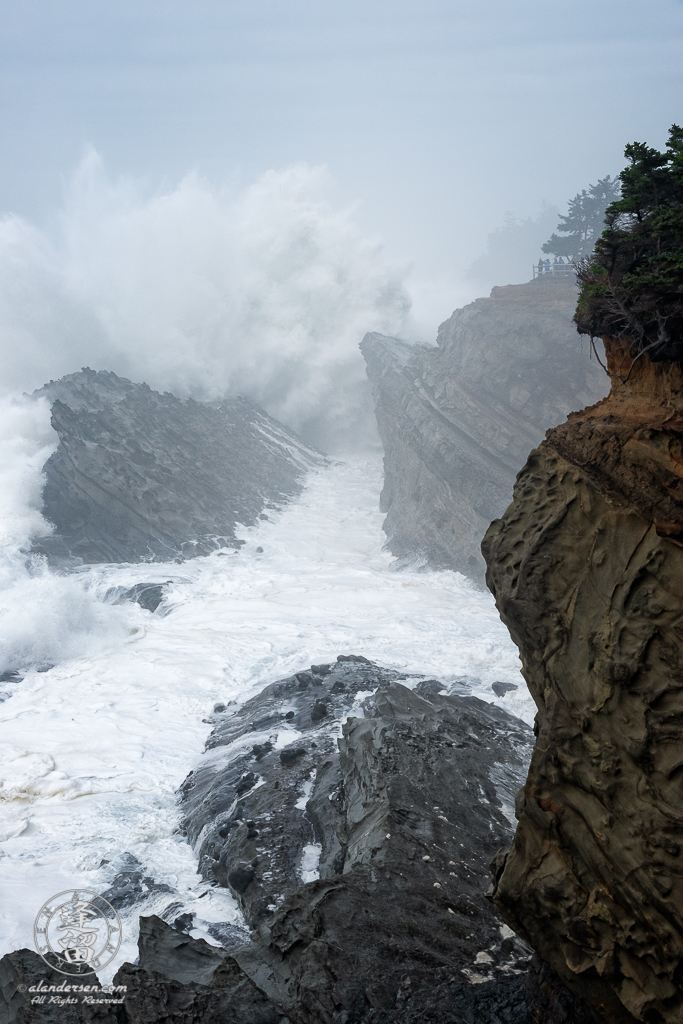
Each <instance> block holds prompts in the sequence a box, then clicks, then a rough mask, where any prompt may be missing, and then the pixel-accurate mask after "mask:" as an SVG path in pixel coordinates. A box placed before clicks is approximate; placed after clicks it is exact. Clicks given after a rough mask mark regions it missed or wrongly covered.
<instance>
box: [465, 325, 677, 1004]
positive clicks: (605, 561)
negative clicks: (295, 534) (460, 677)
mask: <svg viewBox="0 0 683 1024" xmlns="http://www.w3.org/2000/svg"><path fill="white" fill-rule="evenodd" d="M606 350H607V358H608V365H609V368H610V371H611V372H612V374H613V384H612V392H611V394H610V396H609V398H608V399H606V400H605V401H603V402H601V403H599V404H597V405H595V406H592V407H590V408H588V409H585V410H584V411H583V412H582V413H576V414H573V415H572V416H570V417H569V420H568V421H567V423H566V424H563V425H562V426H560V427H559V428H557V429H556V430H553V431H550V432H549V433H548V436H547V440H546V441H545V442H544V443H543V444H541V445H540V447H539V448H538V449H537V450H535V451H533V452H532V453H531V455H530V456H529V459H528V462H527V464H526V466H525V467H524V469H523V470H522V471H521V473H520V474H519V477H518V480H517V484H516V486H515V497H514V501H513V503H512V504H511V506H510V507H509V508H508V510H507V512H506V513H505V515H504V516H503V517H502V519H500V520H497V521H496V522H494V523H493V524H492V525H491V527H490V529H489V531H488V533H487V535H486V538H485V541H484V544H483V550H484V553H485V555H486V560H487V563H488V566H489V569H488V575H487V580H488V583H489V586H490V587H491V589H492V591H493V593H494V595H495V598H496V603H497V606H498V608H499V610H500V613H501V617H502V619H503V621H504V622H505V623H506V625H507V626H508V628H509V630H510V633H511V635H512V638H513V639H514V641H515V643H516V644H517V646H518V647H519V651H520V656H521V660H522V667H523V673H524V676H525V678H526V681H527V684H528V686H529V689H530V691H531V693H532V695H533V697H534V699H535V701H536V703H537V705H538V709H539V710H538V716H537V723H536V729H537V734H538V739H537V743H536V747H535V750H534V754H533V758H532V761H531V767H530V771H529V777H528V780H527V783H526V785H525V786H524V789H523V791H522V792H521V793H520V795H519V799H518V801H517V813H518V817H519V823H518V826H517V832H516V835H515V840H514V843H513V845H512V848H511V849H510V850H509V851H508V852H504V853H501V855H500V856H499V857H498V858H497V859H496V862H495V890H494V898H495V900H496V903H497V905H498V906H499V907H500V908H501V910H502V912H503V913H504V915H505V916H506V918H507V920H508V922H509V924H510V925H511V926H512V927H513V928H514V929H515V930H516V931H517V932H518V933H519V934H520V935H521V936H523V937H524V938H525V939H526V940H527V941H528V942H529V943H530V944H531V945H532V946H533V947H534V948H535V949H536V950H538V952H539V953H540V954H541V956H542V957H543V959H544V960H545V961H546V962H547V963H548V964H549V965H550V967H551V968H552V969H553V970H554V971H555V972H556V974H557V975H558V976H559V978H560V979H561V981H562V982H563V983H564V984H565V985H566V986H567V987H568V988H570V989H571V990H572V991H573V992H574V993H575V995H576V996H577V997H579V998H582V999H583V1000H585V1002H586V1006H587V1012H588V1013H589V1015H590V1013H593V1014H594V1015H595V1016H596V1017H597V1019H601V1020H607V1021H609V1022H614V1024H626V1022H631V1021H635V1020H638V1021H648V1022H650V1021H651V1022H654V1021H658V1022H660V1024H661V1022H667V1024H673V1022H676V1024H678V1022H680V1021H681V1020H683V985H682V983H681V967H680V965H681V962H682V958H683V866H682V864H681V848H682V847H683V826H682V825H681V822H683V790H682V789H681V764H682V763H683V761H682V757H681V723H682V722H683V682H682V680H681V668H682V666H683V546H682V545H681V537H682V536H683V492H682V490H681V478H682V477H683V469H682V467H683V458H682V455H681V453H682V452H683V426H682V424H683V370H682V368H681V367H680V366H679V365H677V364H667V363H657V364H652V363H649V362H648V360H647V356H646V355H645V356H643V357H641V359H640V360H639V361H638V363H636V364H635V365H634V366H633V369H632V373H631V376H630V378H629V379H628V381H625V380H624V378H625V376H626V370H624V367H626V369H628V366H629V365H630V361H631V355H632V354H631V353H629V351H628V347H627V346H626V345H624V343H623V342H621V341H620V340H619V339H606ZM551 987H552V986H551ZM553 1019H558V1018H556V1017H553Z"/></svg>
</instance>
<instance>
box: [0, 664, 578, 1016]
mask: <svg viewBox="0 0 683 1024" xmlns="http://www.w3.org/2000/svg"><path fill="white" fill-rule="evenodd" d="M406 683H408V684H410V685H412V686H414V689H413V690H411V689H410V688H409V686H407V685H405V684H406ZM415 683H416V680H415V679H414V678H413V679H412V680H411V679H409V678H407V677H406V676H405V675H404V674H402V673H397V672H395V671H391V670H388V669H383V668H381V667H380V666H377V665H374V664H373V663H371V662H369V661H368V660H367V659H365V658H362V657H360V656H353V655H342V656H340V657H339V659H338V660H337V661H336V662H333V663H331V664H328V665H313V666H311V668H310V669H307V670H306V671H303V672H298V673H296V674H295V675H293V676H290V677H288V678H287V679H282V680H279V681H278V682H276V683H273V684H272V685H270V686H268V687H266V688H265V690H264V691H263V692H262V693H261V694H259V695H258V696H257V697H255V698H254V699H253V700H251V701H249V702H247V703H246V704H245V705H243V706H242V707H235V708H233V707H231V706H227V707H225V706H221V705H219V706H217V707H216V709H215V711H214V715H213V718H214V729H213V732H212V734H211V737H210V739H209V741H208V743H207V751H206V753H205V755H204V757H203V758H202V759H201V761H200V762H199V764H198V765H197V767H196V768H195V769H194V771H193V772H192V773H191V774H190V775H189V776H188V778H187V780H186V782H185V784H184V785H183V787H182V790H181V809H182V815H183V821H184V825H185V828H186V829H187V832H188V838H189V839H190V840H192V841H195V842H196V846H197V849H198V852H199V856H200V869H201V871H202V873H203V874H204V875H205V877H206V878H207V879H211V880H213V881H214V882H215V883H217V884H223V885H226V884H227V885H228V886H230V888H231V889H232V891H233V893H234V894H235V895H236V897H237V898H238V900H239V901H240V904H241V906H242V908H243V910H244V913H245V917H246V919H247V922H248V923H249V924H251V925H252V926H253V927H254V930H253V932H252V934H251V938H250V940H249V941H248V942H246V943H245V942H244V941H243V942H242V944H241V945H239V944H237V945H235V943H231V944H230V946H229V948H223V949H221V948H218V947H211V946H209V945H208V944H207V943H206V942H204V941H203V940H200V939H195V938H192V937H191V936H190V935H188V934H187V932H188V931H189V930H190V929H191V928H192V922H191V921H188V920H186V919H185V918H189V917H190V916H191V915H183V917H182V918H179V919H178V920H177V921H176V922H175V926H172V925H171V924H170V923H169V922H168V921H163V920H161V919H160V918H158V917H148V918H143V919H142V922H141V933H140V941H139V950H140V961H139V964H138V965H135V966H133V965H130V964H124V965H123V967H122V968H121V969H120V970H119V971H118V973H117V975H116V977H115V978H114V983H115V984H117V985H126V986H127V992H126V995H125V999H124V1002H123V1004H122V1005H121V1006H119V1007H116V1008H112V1009H106V1008H105V1009H103V1010H102V1011H101V1013H100V1015H99V1016H98V1017H95V1016H93V1014H92V1012H91V1010H90V1009H88V1008H87V1007H83V1006H79V1007H75V1008H68V1015H67V1016H66V1017H64V1018H59V1017H56V1016H54V1008H53V1009H52V1011H50V1008H49V1007H46V1008H41V1007H38V1008H37V1009H36V1008H35V1007H33V1006H30V1005H28V1002H27V998H26V996H25V995H22V989H21V988H20V986H21V985H27V984H31V983H32V980H34V979H35V977H36V974H37V973H40V972H42V976H43V977H45V976H47V975H49V974H50V970H49V968H48V967H47V966H46V965H45V964H44V963H43V961H42V960H40V958H38V957H37V955H36V954H33V953H31V952H30V951H28V950H23V951H18V952H16V953H12V954H9V955H8V956H6V957H4V958H3V960H2V961H0V989H1V990H2V998H3V1000H4V1001H5V1005H6V1006H7V1007H9V1008H10V1009H9V1011H8V1012H9V1018H8V1024H14V1022H15V1021H16V1022H17V1024H38V1022H45V1024H47V1021H51V1020H57V1019H66V1020H68V1021H72V1020H73V1021H74V1024H75V1022H76V1021H89V1020H93V1019H97V1020H99V1021H101V1022H102V1024H104V1022H105V1021H106V1022H107V1024H113V1022H114V1020H116V1021H118V1024H150V1022H153V1021H158V1022H162V1021H163V1022H167V1021H168V1022H170V1021H171V1020H173V1021H174V1022H175V1024H190V1022H192V1024H194V1022H199V1021H201V1022H202V1024H287V1022H289V1024H372V1022H377V1024H417V1022H424V1021H433V1022H435V1024H437V1022H439V1024H461V1022H462V1020H463V1019H464V1020H471V1021H475V1020H476V1021H477V1024H536V1020H537V1018H536V1017H535V1016H532V1015H530V1014H528V1013H527V1009H526V1007H527V1005H528V996H527V993H528V981H529V979H528V976H527V967H528V963H529V957H530V951H529V950H528V949H527V948H526V947H525V946H524V945H523V944H522V943H521V942H519V940H517V939H516V938H515V937H514V936H512V934H511V933H510V932H509V931H506V930H505V929H504V928H502V925H501V921H500V919H499V917H498V914H497V912H496V910H495V908H494V907H493V906H492V905H491V904H490V903H489V902H488V901H487V900H486V899H485V891H486V888H487V885H488V881H489V871H488V863H489V861H490V859H491V857H492V856H493V854H494V853H495V851H496V849H497V848H498V847H499V846H500V844H501V843H503V842H506V841H509V838H510V836H511V829H512V826H511V822H510V820H509V818H508V815H510V814H511V808H510V806H509V805H510V804H511V802H512V800H513V793H514V791H515V790H516V788H517V787H518V785H519V782H520V780H521V779H522V778H523V776H524V772H525V765H526V759H527V756H528V751H529V749H530V741H531V730H530V729H529V728H528V727H527V726H526V725H524V723H522V722H521V721H519V720H518V719H515V718H513V717H512V716H510V715H508V714H506V713H505V712H503V711H502V710H500V709H499V708H496V707H495V706H492V705H489V704H486V703H485V702H483V701H481V700H478V699H477V698H474V697H472V696H470V695H469V694H468V693H467V692H466V688H465V687H463V686H457V685H456V686H455V687H453V688H452V692H451V693H448V692H444V691H445V689H446V688H445V687H444V686H442V685H441V684H440V683H439V682H438V681H436V680H422V681H421V682H418V683H417V685H415ZM345 719H346V720H345ZM344 720H345V721H344ZM342 722H343V725H342V727H341V729H340V725H341V723H342ZM337 740H338V742H337ZM316 847H317V853H318V857H317V865H316V863H315V859H314V860H313V862H311V861H310V859H307V858H310V853H311V848H316ZM129 866H130V867H131V868H132V869H133V871H132V873H131V872H129V873H128V874H126V872H123V873H122V874H121V876H120V877H119V878H118V881H117V882H116V884H115V886H114V889H115V890H116V892H114V890H112V891H110V892H108V893H107V894H105V896H106V897H107V898H108V899H112V900H117V899H118V900H120V901H124V900H125V901H130V899H132V898H135V893H136V892H137V891H138V890H139V885H138V887H137V889H136V877H137V876H138V875H140V874H141V871H136V870H135V869H136V868H141V865H139V864H137V862H133V860H132V859H131V864H130V865H129ZM306 871H308V872H310V874H309V875H305V874H304V872H306ZM129 876H130V877H129ZM307 878H308V879H310V880H308V881H307V880H306V879H307ZM146 881H148V882H149V881H150V880H146ZM121 905H123V904H121ZM58 980H59V979H58ZM546 989H547V984H546ZM539 999H540V1000H541V1003H542V1004H543V1006H546V1005H547V1004H546V1003H544V1002H543V1000H544V999H545V996H544V995H543V993H540V990H539V989H538V986H537V990H536V995H535V996H534V997H533V999H532V1002H534V1005H536V1004H537V1003H538V1000H539ZM0 1005H1V1003H0ZM61 1012H63V1011H61ZM51 1013H52V1014H53V1015H52V1016H51V1015H50V1014H51ZM22 1015H23V1016H22ZM565 1019H566V1020H567V1021H568V1022H569V1021H571V1024H576V1021H575V1020H574V1019H573V1018H570V1017H569V1018H563V1017H562V1016H561V1015H559V1014H558V1016H557V1020H558V1024H559V1022H560V1021H562V1020H565ZM3 1024H4V1021H3Z"/></svg>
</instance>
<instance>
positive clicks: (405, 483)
mask: <svg viewBox="0 0 683 1024" xmlns="http://www.w3.org/2000/svg"><path fill="white" fill-rule="evenodd" d="M575 306H576V288H575V286H574V284H573V282H572V281H571V280H570V281H564V280H552V281H550V280H548V281H546V280H544V279H540V280H538V281H533V282H530V283H529V284H525V285H508V286H507V287H504V288H494V289H493V291H492V292H491V297H490V298H487V299H477V300H476V302H472V303H470V305H468V306H465V307H464V309H458V310H456V311H455V313H454V314H453V315H452V317H451V318H450V319H449V320H446V322H445V323H443V324H442V325H441V327H440V328H439V334H438V338H437V347H435V348H428V347H424V346H416V345H407V344H406V343H405V342H401V341H398V340H397V339H395V338H387V337H384V336H383V335H380V334H367V335H366V336H365V338H364V339H363V343H362V345H361V349H362V351H363V355H364V356H365V360H366V363H367V371H368V376H369V378H370V380H371V382H372V385H373V391H374V396H375V411H376V415H377V425H378V428H379V433H380V436H381V438H382V442H383V445H384V489H383V491H382V497H381V508H382V511H384V512H386V513H387V516H386V519H385V523H384V529H385V531H386V534H387V537H388V546H389V549H390V550H391V551H392V553H393V554H395V555H397V556H400V557H407V558H410V557H414V556H419V557H422V558H424V559H425V560H426V561H427V562H428V563H429V564H430V565H432V566H435V567H437V568H450V569H456V570H458V571H460V572H463V573H466V574H467V575H468V576H470V577H473V578H483V575H484V563H483V560H482V557H481V554H480V551H479V545H480V543H481V538H482V537H483V535H484V533H485V531H486V529H487V527H488V525H489V523H490V522H491V520H492V519H494V518H495V517H496V516H499V515H501V514H502V512H503V511H504V510H505V508H506V506H507V505H508V504H509V502H510V500H511V498H512V487H513V484H514V480H515V475H516V473H517V472H518V471H519V469H520V468H521V467H522V466H523V465H524V461H525V459H526V456H527V454H528V452H529V449H530V448H532V447H534V446H535V445H537V444H538V443H539V441H540V440H541V439H542V438H543V435H544V433H545V431H546V430H547V429H548V428H549V427H552V426H554V425H555V424H556V423H558V422H560V421H561V420H562V419H563V418H564V417H565V416H566V415H567V414H568V413H569V412H571V410H572V409H578V408H581V407H582V406H583V405H586V404H589V403H591V402H595V401H597V400H598V399H600V398H602V397H603V396H604V395H605V394H606V393H607V390H608V387H609V381H608V379H607V377H606V376H605V374H604V371H603V370H602V369H601V368H600V367H599V365H598V363H597V361H596V360H595V359H593V360H591V359H589V354H588V353H589V350H588V344H587V343H583V347H582V342H581V341H580V339H579V338H578V337H577V335H576V328H575V327H574V325H573V324H572V322H571V320H572V316H573V313H574V308H575Z"/></svg>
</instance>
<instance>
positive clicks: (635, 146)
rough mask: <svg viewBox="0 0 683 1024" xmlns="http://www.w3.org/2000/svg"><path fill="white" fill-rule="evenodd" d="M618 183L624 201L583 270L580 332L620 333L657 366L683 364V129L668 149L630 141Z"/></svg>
mask: <svg viewBox="0 0 683 1024" xmlns="http://www.w3.org/2000/svg"><path fill="white" fill-rule="evenodd" d="M624 156H625V157H626V158H627V159H628V160H629V166H628V167H626V168H625V169H624V170H623V171H622V172H621V174H620V175H619V179H620V181H621V198H620V199H617V200H616V201H615V202H613V203H611V205H610V206H609V207H608V209H607V213H606V216H605V223H606V225H607V227H606V229H605V231H604V232H603V233H602V236H601V237H600V238H599V239H598V241H597V242H596V244H595V251H594V253H593V254H592V255H591V256H589V257H587V258H585V259H584V260H583V261H582V262H581V263H580V264H579V268H578V271H577V278H578V281H579V283H580V285H581V291H580V294H579V303H578V306H577V310H576V315H575V317H574V319H575V321H576V324H577V327H578V329H579V332H580V333H581V334H590V335H591V337H596V336H602V337H605V336H613V335H622V336H624V337H627V338H629V339H630V340H631V342H632V344H633V347H634V349H635V350H636V351H637V353H639V354H640V353H642V352H648V355H649V358H650V359H651V360H652V361H653V362H656V361H659V360H669V361H683V129H682V128H680V127H679V126H678V125H675V124H674V125H672V126H671V130H670V132H669V140H668V142H667V144H666V150H665V152H663V153H660V152H659V151H658V150H656V149H653V148H651V147H650V146H646V145H645V144H644V143H642V142H632V143H630V144H629V145H628V146H626V149H625V150H624Z"/></svg>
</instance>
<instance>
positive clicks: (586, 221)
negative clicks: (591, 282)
mask: <svg viewBox="0 0 683 1024" xmlns="http://www.w3.org/2000/svg"><path fill="white" fill-rule="evenodd" d="M618 197H619V181H618V179H617V178H611V177H610V175H609V174H608V175H607V177H606V178H600V180H599V181H598V182H597V183H596V184H595V185H589V186H588V188H587V189H584V190H583V191H582V192H578V193H577V194H576V195H575V196H574V198H573V199H570V200H569V209H568V210H567V213H566V215H561V216H560V223H559V224H558V225H557V230H558V231H559V232H560V235H561V236H562V237H560V235H556V234H552V235H551V236H550V238H549V239H548V241H547V242H546V243H545V245H543V246H542V249H543V252H547V253H550V255H551V256H563V257H564V258H565V259H568V260H569V262H570V263H573V262H574V261H575V260H579V259H581V258H582V257H584V256H589V255H590V254H591V253H592V252H593V249H594V247H595V243H596V241H597V240H598V238H599V237H600V235H601V234H602V231H603V228H604V226H605V210H606V209H607V207H608V206H609V205H610V204H611V203H613V202H614V201H615V199H618Z"/></svg>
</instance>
